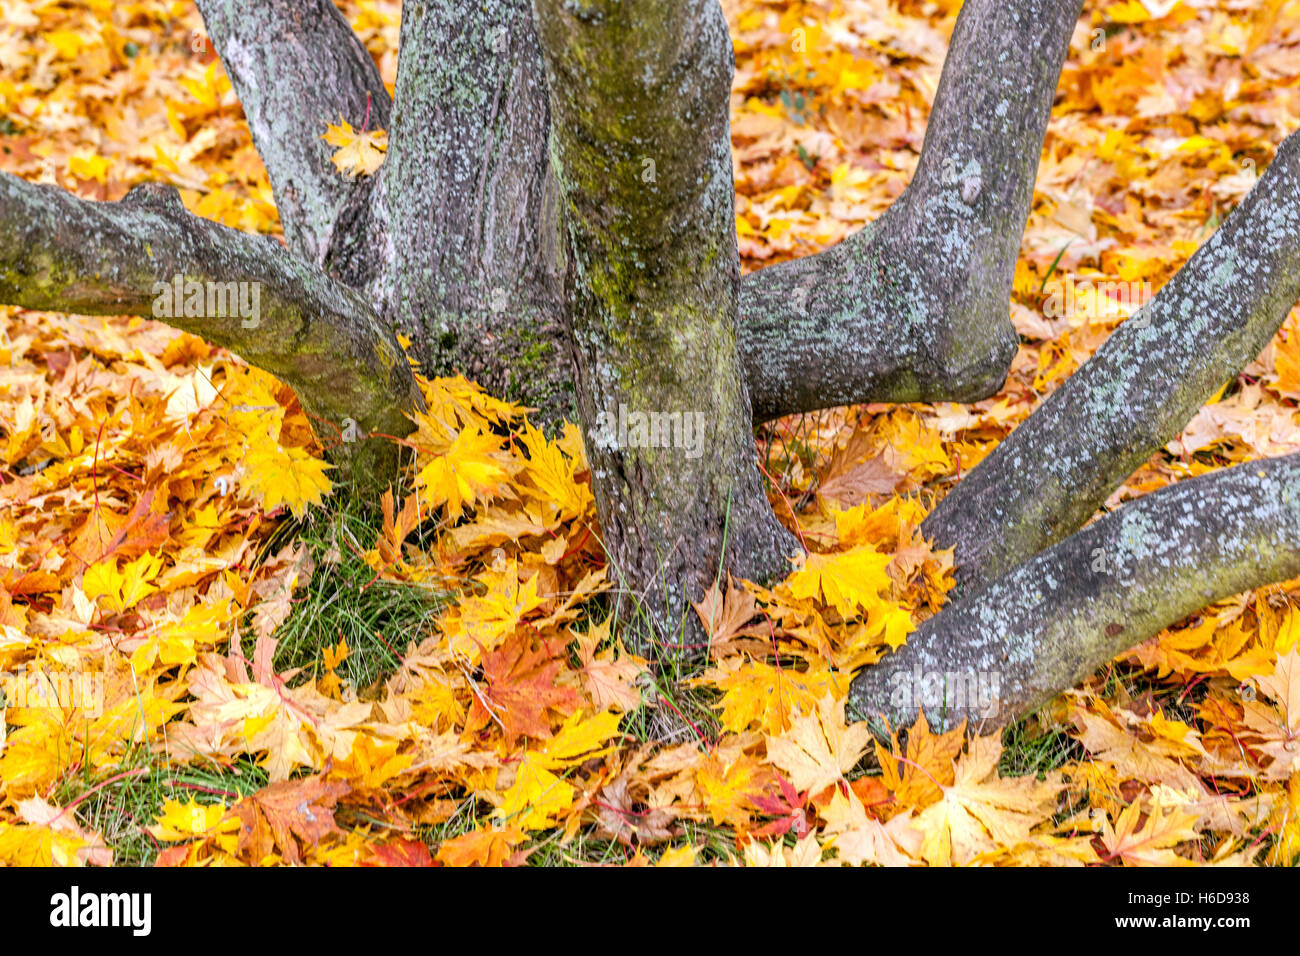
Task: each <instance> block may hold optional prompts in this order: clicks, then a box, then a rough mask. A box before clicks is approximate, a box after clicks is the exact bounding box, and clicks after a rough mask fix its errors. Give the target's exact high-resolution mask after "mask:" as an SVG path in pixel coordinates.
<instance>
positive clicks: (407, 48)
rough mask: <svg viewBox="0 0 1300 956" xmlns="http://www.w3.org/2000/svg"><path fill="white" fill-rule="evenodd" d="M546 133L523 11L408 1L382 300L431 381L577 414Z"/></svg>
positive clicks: (539, 79) (518, 0)
mask: <svg viewBox="0 0 1300 956" xmlns="http://www.w3.org/2000/svg"><path fill="white" fill-rule="evenodd" d="M549 123H550V116H549V108H548V103H547V97H546V87H545V79H544V76H543V73H542V63H541V56H540V51H539V50H538V47H537V36H536V31H535V30H534V27H533V18H532V10H531V8H530V6H529V2H528V0H496V2H493V3H488V4H482V5H476V6H474V7H473V8H472V9H466V7H465V5H464V4H462V3H458V2H455V0H407V2H406V3H405V4H404V5H403V7H402V39H401V59H400V61H399V63H398V76H397V89H396V105H395V107H394V110H393V128H392V132H391V135H390V139H389V144H390V145H389V158H388V160H387V162H386V163H385V165H384V168H383V170H382V178H383V183H382V187H381V197H382V198H381V199H380V200H379V201H380V202H381V203H382V204H383V206H384V208H385V215H384V220H385V221H386V222H387V224H388V229H387V231H386V233H385V234H384V235H382V236H381V237H380V242H379V243H378V245H379V246H380V247H381V248H382V250H383V251H382V253H381V255H382V257H383V259H384V262H383V269H382V273H381V278H380V280H379V282H378V283H377V286H376V289H375V294H376V298H377V299H378V301H379V308H380V311H381V313H382V314H384V315H385V317H387V318H388V319H389V320H390V321H392V322H393V323H395V324H396V326H397V328H398V329H399V330H401V331H403V332H406V333H407V334H408V335H410V336H411V339H412V347H413V351H414V353H415V355H416V356H417V357H418V358H419V359H420V361H421V363H422V365H423V366H424V367H425V369H426V370H427V371H428V372H430V373H431V374H436V373H439V372H443V371H448V370H453V369H454V370H456V371H459V372H463V373H464V374H465V375H466V376H468V377H469V378H471V379H474V380H475V381H477V382H479V384H481V385H483V386H484V387H485V388H487V389H488V390H489V391H492V392H493V393H495V394H499V395H503V396H506V397H510V398H515V399H522V400H524V401H527V402H529V403H531V404H535V405H538V406H540V407H541V408H542V409H543V411H544V413H545V415H546V417H548V418H551V419H554V418H557V417H560V416H561V415H564V414H570V413H571V408H572V395H571V391H572V375H571V371H570V365H569V360H568V350H567V347H566V346H565V344H564V338H563V328H562V323H561V317H560V313H561V310H562V304H561V297H562V286H563V275H564V261H563V246H562V237H561V233H560V227H559V219H558V206H557V194H556V188H555V183H554V182H553V181H551V180H549V179H548V177H547V134H548V128H549Z"/></svg>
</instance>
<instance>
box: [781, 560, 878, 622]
mask: <svg viewBox="0 0 1300 956" xmlns="http://www.w3.org/2000/svg"><path fill="white" fill-rule="evenodd" d="M891 560H892V558H891V557H890V555H887V554H880V553H879V552H878V551H876V549H875V548H873V547H872V546H871V545H869V544H863V545H859V546H858V547H856V548H853V549H852V550H851V551H845V552H843V553H841V554H810V555H808V557H807V559H806V560H805V561H804V565H803V567H802V568H800V569H799V570H797V571H795V572H794V573H793V574H792V575H790V577H789V578H787V579H786V585H787V586H788V587H789V588H790V593H791V594H792V595H794V597H795V598H796V599H799V600H802V599H804V598H813V599H814V600H816V599H818V598H819V597H820V598H822V599H824V600H825V602H826V603H827V604H829V605H830V606H831V607H833V608H835V610H836V611H838V612H839V613H840V616H841V617H843V618H845V619H848V618H851V617H855V616H857V615H858V614H859V613H860V612H862V611H865V610H868V609H870V608H871V607H873V606H874V605H875V604H877V603H878V602H879V600H880V595H881V593H883V592H884V591H886V590H888V588H889V587H890V585H891V583H892V582H891V580H890V577H889V575H888V574H887V573H886V568H888V567H889V563H890V561H891Z"/></svg>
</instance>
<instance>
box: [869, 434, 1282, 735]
mask: <svg viewBox="0 0 1300 956" xmlns="http://www.w3.org/2000/svg"><path fill="white" fill-rule="evenodd" d="M1297 574H1300V455H1289V456H1287V457H1285V458H1276V459H1270V460H1266V461H1257V462H1248V463H1246V464H1243V465H1238V466H1237V467H1235V468H1228V469H1225V470H1223V471H1217V472H1214V473H1212V474H1209V475H1203V476H1201V477H1199V478H1193V479H1190V480H1187V481H1180V482H1178V483H1176V484H1173V485H1170V486H1168V487H1166V488H1163V489H1161V490H1160V491H1156V492H1153V493H1152V494H1150V495H1147V496H1146V497H1144V498H1141V499H1139V500H1137V501H1133V502H1130V503H1128V504H1126V505H1124V506H1123V507H1122V508H1120V509H1119V510H1117V511H1115V512H1113V513H1112V514H1109V515H1107V516H1105V517H1104V518H1102V519H1100V520H1099V521H1097V522H1096V523H1095V524H1092V525H1090V526H1089V527H1087V528H1085V529H1084V530H1083V531H1080V532H1078V533H1076V534H1074V535H1072V536H1071V537H1069V538H1066V539H1065V540H1064V541H1062V542H1060V543H1059V544H1056V545H1054V546H1052V547H1050V548H1048V549H1047V550H1045V551H1043V552H1041V553H1039V554H1038V555H1037V556H1035V557H1033V558H1031V559H1030V560H1028V561H1026V562H1024V563H1023V564H1020V565H1018V566H1017V567H1015V568H1013V569H1012V570H1010V571H1009V572H1007V573H1006V574H1003V575H1002V576H1001V577H999V578H997V579H996V580H994V581H992V582H991V583H988V584H986V585H984V586H983V587H981V588H979V589H978V590H976V591H974V592H973V593H971V594H970V595H969V596H968V597H966V598H965V599H963V600H961V601H959V602H958V603H957V604H954V605H952V606H951V607H947V608H945V609H944V610H942V611H941V612H939V614H937V615H935V616H934V617H933V618H931V619H930V620H929V621H926V622H925V623H924V624H922V625H921V627H920V629H919V630H918V631H917V632H916V633H915V634H913V635H911V636H910V637H909V638H908V640H907V644H906V645H905V646H904V647H903V648H901V649H900V650H899V651H898V652H897V653H895V654H891V655H890V656H888V657H886V658H885V659H884V660H883V661H881V662H880V663H879V664H877V665H875V666H874V667H870V668H868V669H867V670H865V671H863V672H862V673H861V674H860V675H859V676H858V677H857V679H856V680H854V682H853V690H852V699H853V703H854V706H855V707H856V709H857V710H858V712H859V713H860V714H861V715H862V716H863V717H886V718H888V720H889V721H890V723H891V724H892V725H893V726H895V727H897V726H899V725H900V724H907V723H910V722H911V721H912V720H914V719H915V718H916V714H917V710H918V706H920V707H923V708H924V710H925V712H926V716H927V718H928V719H929V720H930V721H931V722H932V725H933V726H937V727H951V726H953V725H955V724H957V723H959V722H960V721H961V720H962V719H963V718H967V717H968V718H970V719H971V720H972V721H973V722H974V723H976V724H980V723H981V722H986V723H987V724H991V725H992V726H997V725H1000V724H1003V723H1006V722H1007V721H1009V720H1012V719H1014V718H1015V717H1017V716H1019V715H1021V714H1024V713H1026V712H1028V711H1031V710H1033V709H1035V708H1036V707H1039V706H1041V705H1042V704H1044V703H1046V702H1047V701H1048V700H1050V699H1051V698H1052V697H1054V696H1055V695H1056V694H1059V693H1060V692H1061V691H1063V690H1065V689H1067V688H1070V687H1073V686H1075V685H1076V684H1078V683H1079V682H1080V681H1082V680H1084V679H1085V678H1086V677H1087V676H1088V675H1089V674H1092V673H1093V672H1094V671H1096V670H1097V668H1099V667H1101V666H1102V665H1103V664H1105V663H1106V661H1108V660H1110V659H1111V658H1112V657H1114V656H1115V655H1116V654H1119V653H1120V652H1122V651H1123V650H1124V649H1125V648H1129V647H1133V646H1134V645H1136V644H1139V643H1141V642H1142V641H1144V640H1146V639H1147V638H1149V637H1152V636H1153V635H1156V634H1158V633H1160V631H1161V630H1162V629H1164V628H1166V627H1168V626H1169V625H1170V624H1173V623H1175V622H1176V621H1178V620H1180V619H1182V618H1184V617H1186V616H1187V615H1188V614H1191V613H1192V612H1194V611H1196V610H1198V609H1199V608H1202V607H1204V606H1206V605H1207V604H1210V603H1213V602H1214V601H1218V600H1221V599H1223V598H1226V597H1229V596H1231V595H1233V594H1237V593H1239V592H1241V591H1246V590H1249V589H1251V588H1256V587H1262V586H1264V585H1267V584H1272V583H1275V582H1277V581H1284V580H1287V579H1289V578H1292V577H1295V576H1296V575H1297Z"/></svg>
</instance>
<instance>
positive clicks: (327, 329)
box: [0, 173, 421, 458]
mask: <svg viewBox="0 0 1300 956" xmlns="http://www.w3.org/2000/svg"><path fill="white" fill-rule="evenodd" d="M178 277H179V278H180V280H181V285H180V288H181V289H182V290H183V291H184V297H183V299H178V297H177V296H176V295H175V290H176V288H177V287H176V280H177V278H178ZM189 282H194V283H199V284H202V286H203V291H204V294H203V296H202V297H201V299H198V300H194V305H190V300H191V292H192V291H194V289H195V288H196V287H191V288H186V286H185V283H189ZM159 283H162V284H163V286H166V288H167V290H169V291H170V292H171V294H170V295H167V294H166V292H165V291H164V289H163V287H161V286H159V285H158V284H159ZM228 284H233V285H228ZM209 285H211V289H212V292H213V295H212V297H211V298H209V296H208V289H209ZM218 294H219V295H220V298H219V299H218ZM232 294H233V296H234V297H235V299H237V300H238V301H239V303H240V305H239V307H236V306H235V305H233V300H232V297H231V296H232ZM164 296H166V297H165V298H164ZM200 301H201V303H202V304H199V303H200ZM214 302H215V304H217V305H218V309H217V310H216V311H224V312H225V313H226V314H225V315H217V314H214V309H213V305H214ZM0 303H4V304H7V305H18V306H23V307H25V308H29V309H48V310H57V311H60V312H75V313H80V314H84V315H118V314H127V315H141V316H149V317H154V318H158V319H160V320H161V321H163V322H166V323H167V324H168V325H171V326H174V327H175V328H178V329H184V330H185V331H188V332H192V333H194V334H195V335H200V336H202V337H203V338H205V339H207V340H208V341H210V342H214V343H216V344H217V345H221V346H224V347H226V348H229V349H231V350H232V351H234V352H236V353H238V354H239V355H240V356H241V357H242V358H244V359H245V360H246V361H248V362H249V363H251V364H253V365H256V366H257V367H258V368H261V369H265V370H266V371H268V372H271V373H272V374H274V375H276V376H278V377H279V378H280V379H282V380H283V381H284V382H286V383H287V384H288V385H290V386H291V387H292V388H293V389H294V391H295V392H297V394H298V397H299V399H300V400H301V401H302V404H303V407H304V408H305V409H306V410H307V411H308V412H309V413H311V414H312V415H315V416H317V417H318V418H319V419H324V420H325V421H327V422H330V423H332V425H333V426H334V428H337V429H340V430H342V428H343V426H344V421H345V419H349V418H350V419H353V420H354V421H355V422H356V424H357V426H358V428H359V429H360V431H361V432H363V433H371V432H378V433H382V434H388V435H403V434H405V433H406V432H409V431H410V429H411V427H412V426H411V423H410V422H409V421H408V420H407V419H406V418H405V417H404V416H403V412H406V411H410V410H412V409H414V408H417V407H419V406H420V404H421V399H420V396H419V391H418V389H417V388H416V386H415V380H414V378H413V376H412V374H411V370H410V367H409V365H408V363H407V361H406V356H405V354H404V353H403V351H402V349H401V346H400V345H399V344H398V342H397V339H396V337H395V336H394V335H393V333H392V331H391V330H389V329H388V328H386V327H385V326H384V325H383V324H382V323H380V322H379V320H378V319H377V318H376V317H375V315H374V313H373V312H372V311H371V310H370V307H369V306H368V305H367V304H366V302H365V301H364V300H363V299H362V298H361V296H360V295H359V294H357V293H356V292H353V291H352V290H351V289H349V288H347V287H346V286H343V285H341V284H340V283H337V282H335V281H334V280H333V279H331V278H329V277H328V276H326V275H324V274H323V273H322V272H320V271H319V270H318V269H316V268H315V267H314V266H312V265H311V264H309V263H307V262H304V261H303V260H301V259H299V258H297V257H295V256H294V255H292V254H291V253H289V252H288V251H286V250H285V249H284V247H283V246H281V245H280V243H279V242H277V241H276V240H274V239H271V238H269V237H266V236H252V235H248V234H245V233H242V232H238V231H236V230H234V229H229V228H227V227H225V226H222V225H219V224H217V223H215V222H211V221H209V220H207V219H202V218H200V217H197V216H194V215H191V214H190V213H189V212H188V211H187V210H186V209H185V207H184V206H183V205H182V204H181V200H180V196H179V195H178V194H177V192H176V190H175V189H173V188H172V187H170V186H157V185H146V186H138V187H136V188H135V189H133V190H132V191H131V192H130V193H128V194H127V196H126V197H125V198H124V199H123V200H122V201H121V202H87V201H84V200H81V199H78V198H77V197H75V196H73V195H72V194H71V193H69V192H67V191H65V190H62V189H58V188H56V187H52V186H38V185H34V184H32V183H28V182H25V181H24V180H22V179H18V178H17V177H15V176H11V175H8V174H4V173H0ZM222 304H224V308H222V307H221V305H222ZM196 312H201V313H202V314H195V313H196ZM159 313H165V314H159ZM318 424H319V423H318ZM322 437H323V438H328V437H330V428H329V427H328V426H326V427H325V434H324V435H322ZM378 444H379V443H378V442H371V443H366V442H360V443H358V444H357V445H356V446H353V447H348V446H346V445H345V446H343V447H342V449H341V450H342V452H343V453H345V454H347V453H350V452H353V451H359V450H365V451H366V452H367V454H370V455H374V454H380V453H378V452H376V451H375V447H377V446H378ZM386 444H387V445H388V446H389V447H390V448H392V447H395V446H393V445H392V443H391V442H388V443H386ZM380 457H381V458H382V454H380Z"/></svg>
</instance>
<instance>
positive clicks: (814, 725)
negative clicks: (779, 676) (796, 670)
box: [766, 694, 871, 794]
mask: <svg viewBox="0 0 1300 956" xmlns="http://www.w3.org/2000/svg"><path fill="white" fill-rule="evenodd" d="M766 739H767V757H768V759H769V760H770V761H771V762H772V763H774V764H775V765H776V766H778V767H780V768H781V769H782V770H784V771H785V772H786V773H787V774H789V776H790V782H791V783H793V784H794V786H795V789H796V790H800V791H807V792H809V793H811V794H816V793H820V792H821V791H822V790H824V789H825V788H826V787H828V786H830V785H831V784H833V783H838V782H839V781H840V780H843V779H844V774H845V773H847V772H848V771H849V770H852V769H853V765H854V764H856V763H857V762H858V760H859V759H860V758H861V757H862V754H863V753H864V752H865V751H866V749H867V742H868V741H869V740H870V739H871V731H870V730H869V729H868V728H867V725H866V724H863V723H853V724H846V723H845V722H844V701H843V700H839V701H837V700H836V699H835V698H833V697H831V696H830V695H829V694H828V695H826V696H825V697H823V698H822V699H821V700H820V701H819V702H818V705H817V710H816V711H814V712H813V713H811V714H806V715H804V716H802V717H796V718H795V719H794V720H792V721H791V722H790V729H789V730H787V731H786V732H785V733H783V734H781V735H780V736H771V735H769V736H768V737H767V738H766Z"/></svg>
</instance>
